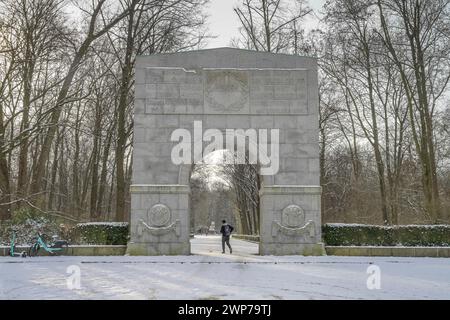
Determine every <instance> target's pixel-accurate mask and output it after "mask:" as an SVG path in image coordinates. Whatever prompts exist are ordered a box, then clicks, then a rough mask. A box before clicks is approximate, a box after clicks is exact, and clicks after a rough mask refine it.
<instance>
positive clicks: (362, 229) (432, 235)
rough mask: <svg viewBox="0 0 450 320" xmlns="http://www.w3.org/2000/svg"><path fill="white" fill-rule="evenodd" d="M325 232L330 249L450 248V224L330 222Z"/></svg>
mask: <svg viewBox="0 0 450 320" xmlns="http://www.w3.org/2000/svg"><path fill="white" fill-rule="evenodd" d="M322 230H323V239H324V242H325V243H326V244H327V245H329V246H450V225H403V226H377V225H364V224H341V223H329V224H325V225H324V226H323V228H322Z"/></svg>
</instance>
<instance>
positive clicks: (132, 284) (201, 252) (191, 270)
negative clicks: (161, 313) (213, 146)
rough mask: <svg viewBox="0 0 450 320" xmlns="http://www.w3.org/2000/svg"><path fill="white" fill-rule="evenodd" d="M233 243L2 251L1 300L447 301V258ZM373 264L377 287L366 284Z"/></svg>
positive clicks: (205, 239) (211, 239)
mask: <svg viewBox="0 0 450 320" xmlns="http://www.w3.org/2000/svg"><path fill="white" fill-rule="evenodd" d="M232 245H233V246H234V248H233V249H234V253H233V255H230V254H228V253H227V254H226V255H222V254H221V248H220V238H218V237H211V236H210V237H199V238H196V239H194V240H192V251H193V253H194V255H192V256H188V257H181V256H177V257H37V258H26V259H22V258H9V257H0V299H450V259H439V258H395V257H389V258H384V257H380V258H374V257H332V256H328V257H298V256H290V257H272V256H271V257H268V256H265V257H260V256H256V255H254V254H255V253H256V252H257V245H256V244H252V243H249V242H245V241H240V240H232ZM371 264H375V265H377V266H378V267H379V268H380V271H381V288H380V289H379V290H376V289H375V290H369V289H368V288H367V284H366V283H367V278H368V277H369V274H367V268H368V267H369V266H370V265H371ZM70 266H78V267H79V270H80V272H81V276H80V280H81V289H79V290H76V289H75V290H70V289H69V288H68V286H67V280H68V279H69V280H70V281H69V283H71V284H74V283H75V284H76V281H75V282H74V281H73V279H74V276H73V275H72V276H71V275H70V274H69V273H67V270H68V268H69V267H70ZM69 270H72V272H73V270H75V271H76V270H77V267H72V268H69Z"/></svg>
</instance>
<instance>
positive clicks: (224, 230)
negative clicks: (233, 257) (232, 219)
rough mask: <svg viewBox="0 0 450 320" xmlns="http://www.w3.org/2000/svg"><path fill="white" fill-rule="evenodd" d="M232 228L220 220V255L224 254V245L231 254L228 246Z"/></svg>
mask: <svg viewBox="0 0 450 320" xmlns="http://www.w3.org/2000/svg"><path fill="white" fill-rule="evenodd" d="M233 230H234V228H233V227H232V226H231V225H229V224H228V223H227V222H226V221H225V220H222V227H221V228H220V233H221V234H222V253H225V243H226V244H227V246H228V248H229V249H230V253H233V249H232V248H231V245H230V236H231V233H232V232H233Z"/></svg>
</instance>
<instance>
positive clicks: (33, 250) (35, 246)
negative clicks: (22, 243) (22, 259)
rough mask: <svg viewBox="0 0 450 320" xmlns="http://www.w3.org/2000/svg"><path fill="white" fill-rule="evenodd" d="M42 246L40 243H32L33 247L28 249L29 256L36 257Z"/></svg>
mask: <svg viewBox="0 0 450 320" xmlns="http://www.w3.org/2000/svg"><path fill="white" fill-rule="evenodd" d="M39 249H40V246H39V244H37V243H35V244H33V245H31V247H30V248H29V249H28V256H29V257H36V256H37V255H38V253H39Z"/></svg>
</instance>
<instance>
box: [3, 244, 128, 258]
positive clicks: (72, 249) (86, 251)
mask: <svg viewBox="0 0 450 320" xmlns="http://www.w3.org/2000/svg"><path fill="white" fill-rule="evenodd" d="M28 248H29V247H23V246H18V247H16V252H18V253H20V252H22V251H25V252H28ZM8 250H9V247H5V246H2V247H0V256H6V255H7V254H8ZM126 250H127V246H124V245H117V246H115V245H111V246H108V245H95V246H82V245H76V246H69V248H68V249H67V253H66V254H65V255H66V256H123V255H125V252H126ZM48 255H49V254H48V253H47V252H46V251H45V250H43V249H41V250H39V256H48Z"/></svg>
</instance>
